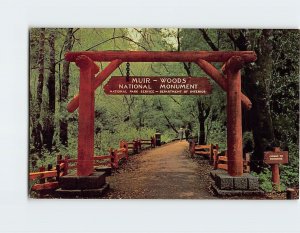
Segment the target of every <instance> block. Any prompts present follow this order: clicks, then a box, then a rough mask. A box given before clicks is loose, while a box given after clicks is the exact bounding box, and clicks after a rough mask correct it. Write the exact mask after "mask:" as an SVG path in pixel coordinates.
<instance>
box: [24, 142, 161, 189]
mask: <svg viewBox="0 0 300 233" xmlns="http://www.w3.org/2000/svg"><path fill="white" fill-rule="evenodd" d="M144 146H148V147H150V148H153V147H155V137H151V138H150V139H149V140H148V139H136V140H133V141H131V142H126V141H125V140H121V141H120V143H119V148H118V149H113V148H111V149H110V150H109V153H108V154H107V155H95V156H94V167H95V168H96V167H101V166H103V167H111V168H113V169H118V168H119V165H120V162H121V161H127V160H128V158H129V154H136V153H139V152H140V151H141V150H142V149H146V148H148V147H144ZM76 169H77V159H71V158H70V156H67V155H66V156H64V157H63V156H62V155H58V156H57V158H56V167H55V168H52V166H51V165H48V169H47V170H46V169H45V167H40V168H39V171H38V172H30V173H29V180H30V182H34V184H33V185H32V187H31V191H36V192H39V191H44V190H54V189H57V188H58V187H59V178H60V177H61V176H65V175H68V174H72V172H73V173H75V170H76Z"/></svg>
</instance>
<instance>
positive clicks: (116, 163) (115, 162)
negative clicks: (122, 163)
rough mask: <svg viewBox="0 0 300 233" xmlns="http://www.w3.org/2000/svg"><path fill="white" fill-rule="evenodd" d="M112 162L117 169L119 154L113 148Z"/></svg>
mask: <svg viewBox="0 0 300 233" xmlns="http://www.w3.org/2000/svg"><path fill="white" fill-rule="evenodd" d="M114 164H115V168H116V169H118V168H119V156H118V151H117V150H114Z"/></svg>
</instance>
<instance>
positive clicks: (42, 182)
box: [39, 166, 46, 184]
mask: <svg viewBox="0 0 300 233" xmlns="http://www.w3.org/2000/svg"><path fill="white" fill-rule="evenodd" d="M45 170H46V169H45V167H44V166H42V167H40V168H39V172H44V171H45ZM45 181H46V179H45V178H42V179H40V180H39V183H40V184H44V183H45Z"/></svg>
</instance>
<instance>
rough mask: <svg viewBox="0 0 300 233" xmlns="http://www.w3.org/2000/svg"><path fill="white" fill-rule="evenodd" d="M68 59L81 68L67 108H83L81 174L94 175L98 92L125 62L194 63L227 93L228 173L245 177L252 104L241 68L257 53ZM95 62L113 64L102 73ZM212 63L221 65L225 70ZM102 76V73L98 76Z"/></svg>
mask: <svg viewBox="0 0 300 233" xmlns="http://www.w3.org/2000/svg"><path fill="white" fill-rule="evenodd" d="M65 59H66V60H67V61H69V62H75V63H76V65H77V66H78V67H79V68H80V87H79V94H78V95H77V96H75V97H74V98H73V99H72V100H71V101H70V103H69V104H68V106H67V109H68V111H69V112H73V111H75V110H76V109H77V108H78V107H79V117H78V121H79V122H78V129H79V132H78V162H77V175H78V176H85V175H90V174H91V173H92V172H93V156H94V110H95V109H94V104H95V98H94V91H95V90H96V89H97V88H98V87H99V86H100V85H101V84H102V83H103V81H104V80H105V79H106V78H108V77H109V75H110V74H112V73H113V71H114V70H115V69H117V68H118V67H119V65H120V64H121V63H122V62H194V63H196V64H197V65H198V66H199V67H200V68H201V69H202V70H203V71H204V72H205V73H206V74H208V75H209V76H210V77H211V78H212V79H213V80H214V81H215V82H216V83H218V84H219V85H220V86H221V88H222V89H223V90H224V91H226V92H227V148H228V151H227V155H228V173H229V175H231V176H241V175H242V174H243V157H242V155H243V151H242V109H241V105H242V104H243V105H244V106H245V107H246V108H247V109H250V108H251V101H250V100H249V99H248V98H247V97H246V96H245V95H244V94H242V93H241V69H242V68H243V65H244V64H245V63H248V62H253V61H255V60H256V54H255V52H253V51H233V52H227V51H186V52H148V51H147V52H144V51H99V52H96V51H93V52H92V51H85V52H68V53H66V54H65ZM95 62H110V63H109V65H107V67H106V68H105V69H103V70H102V71H101V72H100V73H98V72H99V67H98V66H97V65H96V64H95ZM210 62H221V63H222V64H223V67H222V71H219V70H218V69H217V68H215V67H214V66H213V65H212V64H211V63H210ZM97 73H98V74H97Z"/></svg>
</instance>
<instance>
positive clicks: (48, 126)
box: [43, 30, 56, 151]
mask: <svg viewBox="0 0 300 233" xmlns="http://www.w3.org/2000/svg"><path fill="white" fill-rule="evenodd" d="M48 41H49V75H48V80H47V90H48V106H47V110H46V111H47V114H45V116H44V120H43V142H44V144H45V146H46V148H47V149H48V150H49V151H51V150H52V144H53V135H54V113H55V65H56V64H55V35H54V30H53V31H51V33H50V36H49V39H48Z"/></svg>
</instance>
